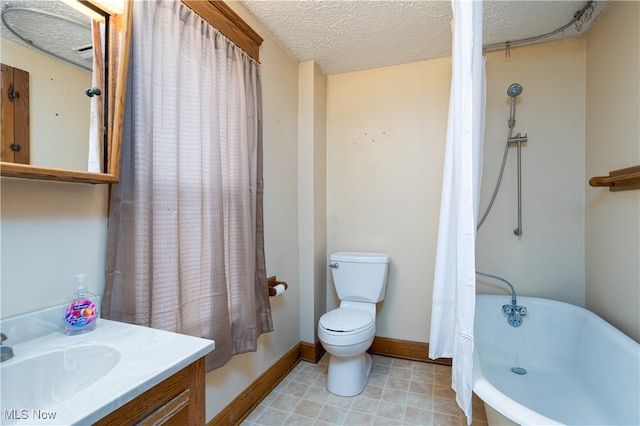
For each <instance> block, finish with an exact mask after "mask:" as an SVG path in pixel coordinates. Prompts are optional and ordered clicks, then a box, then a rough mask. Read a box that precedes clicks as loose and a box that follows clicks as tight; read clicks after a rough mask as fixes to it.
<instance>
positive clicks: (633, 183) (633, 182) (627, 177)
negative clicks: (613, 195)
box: [589, 165, 640, 192]
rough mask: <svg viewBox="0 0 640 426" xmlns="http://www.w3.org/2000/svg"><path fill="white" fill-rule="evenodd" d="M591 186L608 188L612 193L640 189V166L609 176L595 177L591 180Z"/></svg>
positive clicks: (612, 173) (620, 170)
mask: <svg viewBox="0 0 640 426" xmlns="http://www.w3.org/2000/svg"><path fill="white" fill-rule="evenodd" d="M589 185H591V186H593V187H600V186H608V187H609V191H611V192H617V191H629V190H631V189H640V165H638V166H633V167H627V168H626V169H619V170H612V171H610V172H609V176H594V177H592V178H591V179H589Z"/></svg>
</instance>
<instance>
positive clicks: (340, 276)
mask: <svg viewBox="0 0 640 426" xmlns="http://www.w3.org/2000/svg"><path fill="white" fill-rule="evenodd" d="M329 259H330V265H331V272H332V275H333V283H334V285H335V287H336V292H337V293H338V297H339V298H340V300H351V301H354V302H369V303H378V302H380V301H381V300H382V299H384V295H385V291H386V289H387V272H388V271H389V261H390V260H391V257H390V256H389V255H388V254H386V253H365V252H344V251H343V252H338V253H333V254H332V255H331V256H330V257H329Z"/></svg>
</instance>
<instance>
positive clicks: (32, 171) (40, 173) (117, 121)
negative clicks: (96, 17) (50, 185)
mask: <svg viewBox="0 0 640 426" xmlns="http://www.w3.org/2000/svg"><path fill="white" fill-rule="evenodd" d="M132 1H133V0H126V1H125V2H124V11H123V12H122V13H121V14H110V17H109V29H108V31H109V37H108V46H107V49H108V52H109V58H108V64H107V66H108V70H109V71H108V73H107V115H106V129H107V138H106V141H105V143H106V147H105V148H106V157H107V170H105V172H104V173H97V172H84V171H78V170H67V169H58V168H52V167H40V166H32V165H30V164H18V163H8V162H0V175H1V176H4V177H13V178H26V179H39V180H56V181H61V182H80V183H93V184H96V183H117V182H118V180H119V179H120V153H121V144H122V125H123V121H124V107H125V94H126V86H127V67H128V62H129V44H130V38H131V8H132ZM89 3H91V0H89Z"/></svg>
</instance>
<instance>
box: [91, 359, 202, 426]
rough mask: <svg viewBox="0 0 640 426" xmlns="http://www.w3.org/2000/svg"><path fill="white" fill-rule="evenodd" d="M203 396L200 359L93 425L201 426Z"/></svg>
mask: <svg viewBox="0 0 640 426" xmlns="http://www.w3.org/2000/svg"><path fill="white" fill-rule="evenodd" d="M204 392H205V371H204V358H200V359H199V360H197V361H195V362H194V363H192V364H190V365H188V366H187V367H185V368H183V369H182V370H180V371H178V372H177V373H176V374H174V375H173V376H171V377H169V378H168V379H165V380H164V381H163V382H161V383H159V384H157V385H156V386H154V387H152V388H151V389H149V390H148V391H146V392H144V393H143V394H142V395H140V396H138V397H137V398H135V399H134V400H132V401H129V402H128V403H126V404H125V405H123V406H122V407H120V408H118V409H117V410H116V411H114V412H112V413H111V414H109V415H107V416H106V417H104V418H103V419H101V420H99V421H97V422H96V423H95V425H99V426H106V425H112V426H122V425H167V426H169V425H177V426H185V425H190V426H200V425H204V424H205V396H204Z"/></svg>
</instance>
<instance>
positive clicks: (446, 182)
mask: <svg viewBox="0 0 640 426" xmlns="http://www.w3.org/2000/svg"><path fill="white" fill-rule="evenodd" d="M451 6H452V8H453V44H452V79H451V94H450V100H449V122H448V126H447V142H446V151H445V164H444V174H443V182H442V198H441V206H440V224H439V228H438V245H437V251H436V265H435V276H434V285H433V301H432V314H431V333H430V336H431V337H430V339H429V357H431V358H433V359H435V358H440V357H448V358H453V369H452V383H453V386H452V387H453V389H454V390H455V391H456V401H457V402H458V405H459V406H460V408H462V410H463V411H464V412H465V414H466V416H467V422H468V423H469V424H470V423H471V394H472V387H473V382H472V371H473V345H474V343H473V320H474V314H475V289H476V286H475V282H476V278H475V242H476V223H477V220H478V204H479V203H478V201H479V197H480V180H481V175H482V143H483V136H484V121H485V116H484V111H485V67H484V58H483V57H482V1H481V0H477V1H465V0H452V2H451Z"/></svg>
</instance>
